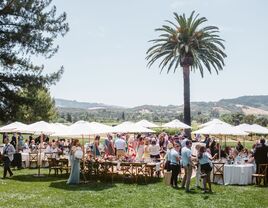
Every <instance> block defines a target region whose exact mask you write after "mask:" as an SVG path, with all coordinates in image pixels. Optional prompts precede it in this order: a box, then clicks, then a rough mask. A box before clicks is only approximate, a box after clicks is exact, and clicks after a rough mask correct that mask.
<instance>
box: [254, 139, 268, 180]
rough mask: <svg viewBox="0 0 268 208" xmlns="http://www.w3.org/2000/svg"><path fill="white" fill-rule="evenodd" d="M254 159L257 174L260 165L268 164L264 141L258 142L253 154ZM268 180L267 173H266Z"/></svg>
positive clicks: (267, 149)
mask: <svg viewBox="0 0 268 208" xmlns="http://www.w3.org/2000/svg"><path fill="white" fill-rule="evenodd" d="M254 159H255V162H256V165H257V173H258V170H259V165H260V164H268V146H266V145H265V139H261V140H260V144H258V145H257V147H256V149H255V152H254ZM266 176H267V179H268V173H266Z"/></svg>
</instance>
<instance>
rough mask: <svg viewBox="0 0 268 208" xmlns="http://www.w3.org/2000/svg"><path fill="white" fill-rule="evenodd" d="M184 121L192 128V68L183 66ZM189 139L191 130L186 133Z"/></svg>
mask: <svg viewBox="0 0 268 208" xmlns="http://www.w3.org/2000/svg"><path fill="white" fill-rule="evenodd" d="M183 96H184V107H183V115H184V116H183V121H184V123H186V124H187V125H189V126H191V106H190V66H189V65H186V66H183ZM185 133H186V135H187V137H188V138H190V137H191V130H186V131H185Z"/></svg>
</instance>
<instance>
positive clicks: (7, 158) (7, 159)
mask: <svg viewBox="0 0 268 208" xmlns="http://www.w3.org/2000/svg"><path fill="white" fill-rule="evenodd" d="M4 143H5V146H4V148H3V156H4V175H3V179H5V178H6V175H7V172H8V173H9V175H10V176H12V175H13V173H12V171H11V170H10V163H11V161H12V160H13V158H14V156H13V155H14V154H15V148H14V147H13V145H11V144H10V143H9V138H8V137H7V138H5V140H4Z"/></svg>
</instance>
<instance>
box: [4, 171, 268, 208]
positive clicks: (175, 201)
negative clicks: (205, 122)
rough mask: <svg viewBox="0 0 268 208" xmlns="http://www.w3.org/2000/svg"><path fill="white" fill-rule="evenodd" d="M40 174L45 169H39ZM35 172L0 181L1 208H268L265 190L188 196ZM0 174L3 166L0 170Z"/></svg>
mask: <svg viewBox="0 0 268 208" xmlns="http://www.w3.org/2000/svg"><path fill="white" fill-rule="evenodd" d="M41 172H42V173H45V174H46V173H47V170H45V169H42V170H41ZM35 173H37V170H36V169H34V170H28V169H26V170H17V171H14V176H13V177H12V179H5V180H2V179H0V193H1V194H0V207H1V208H2V207H6V208H7V207H16V208H18V207H28V208H30V207H35V208H37V207H50V208H54V207H62V208H63V207H90V208H93V207H115V208H117V207H154V208H157V207H213V208H215V207H222V208H224V207H228V208H229V207H240V208H242V207H258V208H261V207H268V197H267V196H268V188H267V187H256V186H223V185H213V191H214V193H213V194H202V193H201V191H200V190H195V191H194V193H191V194H187V193H185V192H184V191H183V190H175V189H172V188H170V187H168V186H165V185H164V184H163V182H162V181H159V182H155V183H152V184H149V185H136V184H125V183H122V182H116V183H113V184H111V183H101V182H89V183H88V184H81V185H77V186H68V185H66V177H62V176H59V177H54V176H48V175H46V176H45V177H44V178H34V177H33V176H32V175H33V174H35ZM0 174H1V175H2V167H1V168H0Z"/></svg>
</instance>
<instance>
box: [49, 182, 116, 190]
mask: <svg viewBox="0 0 268 208" xmlns="http://www.w3.org/2000/svg"><path fill="white" fill-rule="evenodd" d="M49 187H51V188H56V189H63V190H66V191H102V190H105V189H110V188H115V187H116V184H111V183H102V182H96V181H95V182H94V181H90V182H87V183H80V184H77V185H67V184H66V181H54V182H51V183H50V185H49Z"/></svg>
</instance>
